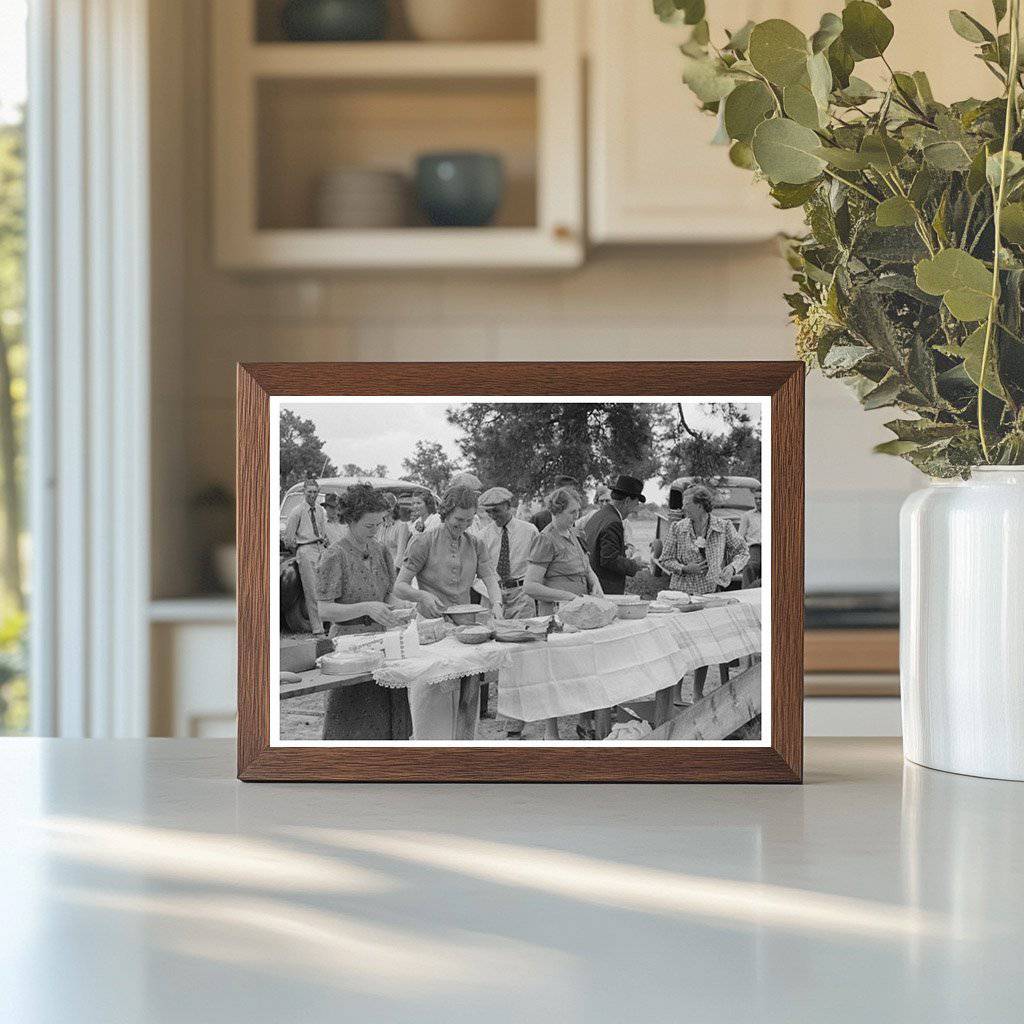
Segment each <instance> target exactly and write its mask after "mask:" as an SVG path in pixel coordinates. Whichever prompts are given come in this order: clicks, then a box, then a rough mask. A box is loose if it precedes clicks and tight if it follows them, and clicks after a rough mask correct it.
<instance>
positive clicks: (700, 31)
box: [690, 21, 711, 46]
mask: <svg viewBox="0 0 1024 1024" xmlns="http://www.w3.org/2000/svg"><path fill="white" fill-rule="evenodd" d="M690 42H691V43H694V44H696V45H697V46H707V45H708V43H710V42H711V29H710V28H709V27H708V23H707V22H706V21H698V22H697V24H696V25H694V26H693V31H692V32H691V33H690Z"/></svg>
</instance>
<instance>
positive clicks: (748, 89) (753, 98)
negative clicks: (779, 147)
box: [725, 82, 775, 142]
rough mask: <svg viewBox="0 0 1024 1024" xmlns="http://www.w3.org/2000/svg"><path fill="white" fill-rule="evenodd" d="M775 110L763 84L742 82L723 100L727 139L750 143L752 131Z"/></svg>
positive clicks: (773, 101) (771, 97)
mask: <svg viewBox="0 0 1024 1024" xmlns="http://www.w3.org/2000/svg"><path fill="white" fill-rule="evenodd" d="M774 109H775V99H774V97H773V96H772V93H771V90H770V89H769V88H768V86H766V85H765V84H764V82H742V83H741V84H740V85H738V86H736V88H735V89H734V90H733V91H732V92H731V93H729V95H728V96H727V97H726V100H725V130H726V131H727V132H728V133H729V138H731V139H736V140H737V141H738V142H750V140H751V139H752V138H753V137H754V129H755V128H756V127H757V126H758V125H759V124H760V123H761V122H762V121H763V120H764V119H765V118H766V117H768V115H769V114H771V112H772V111H773V110H774Z"/></svg>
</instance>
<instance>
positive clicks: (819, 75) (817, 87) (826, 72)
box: [807, 53, 832, 124]
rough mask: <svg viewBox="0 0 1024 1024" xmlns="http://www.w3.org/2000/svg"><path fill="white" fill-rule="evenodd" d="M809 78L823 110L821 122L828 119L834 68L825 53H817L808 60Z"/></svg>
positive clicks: (820, 108) (814, 95)
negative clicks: (829, 63)
mask: <svg viewBox="0 0 1024 1024" xmlns="http://www.w3.org/2000/svg"><path fill="white" fill-rule="evenodd" d="M807 79H808V81H809V82H810V87H811V95H812V96H813V97H814V102H815V103H817V104H818V110H819V111H820V112H821V116H820V118H819V120H820V123H821V124H825V122H826V121H827V120H828V99H829V96H830V95H831V94H832V69H831V68H830V67H829V66H828V57H826V56H825V54H823V53H818V54H815V55H814V56H813V57H811V58H809V59H808V61H807Z"/></svg>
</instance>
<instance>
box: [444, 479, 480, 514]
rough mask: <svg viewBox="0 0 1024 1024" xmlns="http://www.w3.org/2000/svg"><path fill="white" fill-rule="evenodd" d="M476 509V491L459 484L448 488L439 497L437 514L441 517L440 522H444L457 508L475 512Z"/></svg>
mask: <svg viewBox="0 0 1024 1024" xmlns="http://www.w3.org/2000/svg"><path fill="white" fill-rule="evenodd" d="M476 507H477V494H476V491H474V490H473V488H472V487H463V486H462V485H461V484H456V485H455V486H454V487H449V488H448V490H447V491H445V492H444V494H442V495H441V504H440V505H438V507H437V514H438V515H439V516H440V517H441V521H442V522H444V521H445V520H447V518H448V517H449V516H450V515H451V514H452V513H453V512H454V511H455V510H456V509H457V508H471V509H473V510H476Z"/></svg>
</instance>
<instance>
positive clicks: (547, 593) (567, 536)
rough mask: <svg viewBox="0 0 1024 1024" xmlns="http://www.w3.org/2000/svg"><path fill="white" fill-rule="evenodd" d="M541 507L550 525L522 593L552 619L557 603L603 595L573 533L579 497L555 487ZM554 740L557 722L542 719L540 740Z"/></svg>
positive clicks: (533, 556) (538, 540)
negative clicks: (542, 735)
mask: <svg viewBox="0 0 1024 1024" xmlns="http://www.w3.org/2000/svg"><path fill="white" fill-rule="evenodd" d="M544 504H545V507H546V508H547V510H548V511H549V512H550V513H551V522H550V523H548V525H547V526H545V527H544V529H543V530H541V532H540V533H539V534H538V536H537V537H536V538H534V541H533V547H532V548H531V549H530V562H529V565H528V566H527V569H526V579H525V582H524V584H523V592H524V593H525V594H526V596H527V597H532V598H534V599H535V600H536V602H537V611H538V612H539V613H540V614H541V615H552V614H554V612H555V610H556V609H557V608H558V602H559V601H571V600H573V598H576V597H580V596H581V595H583V594H594V595H595V596H596V597H603V596H604V591H603V590H602V589H601V583H600V581H599V580H598V578H597V575H596V573H595V572H594V570H593V568H591V565H590V559H589V558H587V555H586V552H584V550H583V548H582V547H581V545H580V540H579V536H578V535H577V533H576V530H575V525H576V520H577V519H578V518H579V514H580V508H581V506H582V502H581V500H580V496H579V495H578V494H577V493H576V492H575V491H573V490H570V489H569V488H568V487H559V488H558V489H557V490H555V491H552V492H551V494H549V495H548V496H547V499H546V500H545V502H544ZM558 738H559V736H558V719H557V718H548V719H546V720H545V722H544V739H546V740H557V739H558Z"/></svg>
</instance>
